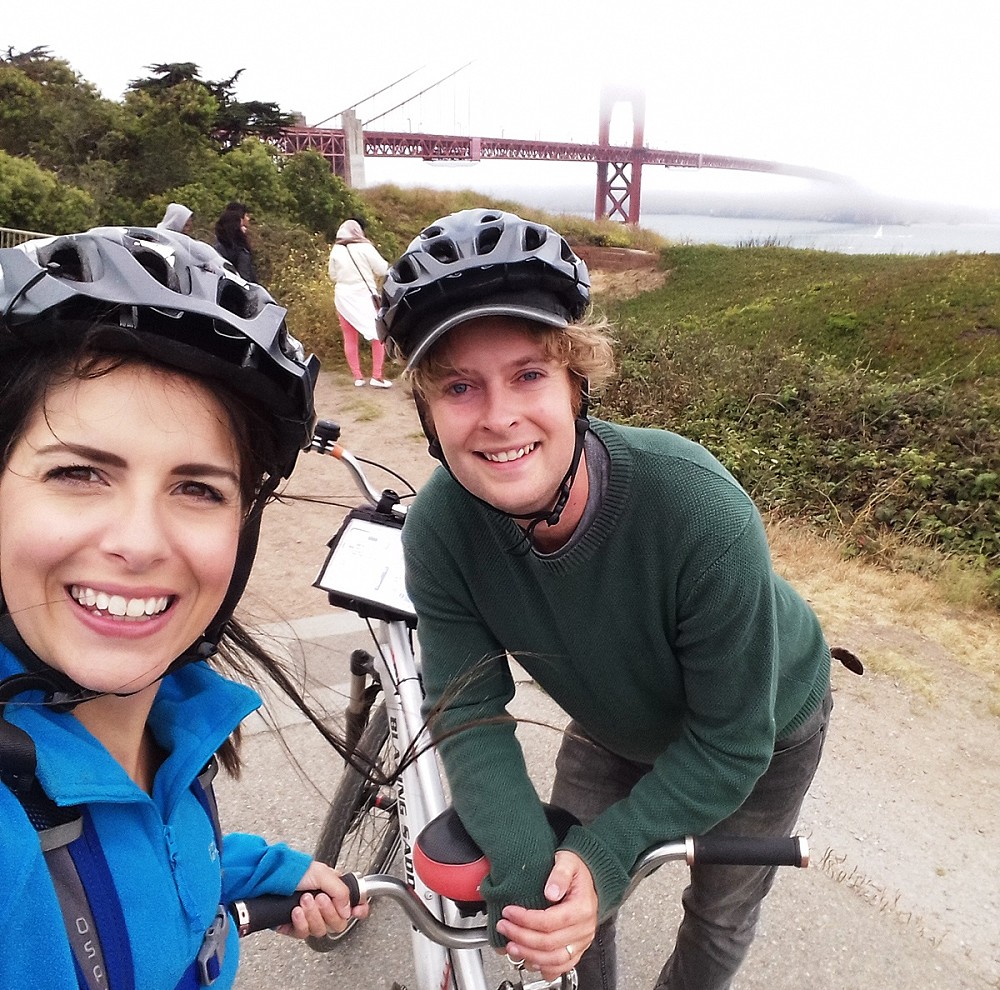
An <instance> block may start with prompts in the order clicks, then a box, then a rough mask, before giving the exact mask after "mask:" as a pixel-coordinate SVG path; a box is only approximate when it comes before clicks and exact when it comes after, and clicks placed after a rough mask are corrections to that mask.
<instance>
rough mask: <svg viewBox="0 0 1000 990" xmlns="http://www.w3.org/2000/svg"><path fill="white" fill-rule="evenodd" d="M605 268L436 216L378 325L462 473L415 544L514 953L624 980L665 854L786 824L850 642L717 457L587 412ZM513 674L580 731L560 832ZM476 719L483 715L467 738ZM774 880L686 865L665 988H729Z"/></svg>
mask: <svg viewBox="0 0 1000 990" xmlns="http://www.w3.org/2000/svg"><path fill="white" fill-rule="evenodd" d="M589 294H590V293H589V279H588V276H587V270H586V266H585V265H584V264H583V262H582V261H581V260H580V259H579V258H578V257H576V255H575V254H574V253H573V251H572V250H571V249H570V247H569V246H568V245H567V244H566V242H565V241H564V240H563V239H562V238H561V237H560V236H559V235H558V234H557V233H556V232H555V231H553V230H552V229H550V228H548V227H545V226H543V225H540V224H535V223H530V222H526V221H524V220H522V219H520V218H519V217H516V216H514V215H513V214H510V213H501V212H498V211H490V210H467V211H464V212H462V213H457V214H453V215H452V216H449V217H445V218H443V219H441V220H439V221H438V222H437V223H436V224H434V225H432V226H431V227H429V228H427V229H425V230H424V231H422V232H421V234H420V235H419V236H418V237H417V238H416V239H415V240H414V241H413V243H412V244H411V245H410V247H409V248H408V250H407V251H406V253H405V254H404V255H403V256H402V257H401V258H400V259H399V261H397V262H396V264H395V265H394V266H393V267H392V268H391V269H390V271H389V275H388V277H387V280H386V284H385V289H384V297H383V301H384V305H383V309H382V313H381V320H380V322H381V333H382V335H383V338H384V339H385V341H386V343H387V344H388V345H389V347H390V349H391V350H394V351H395V352H396V354H397V355H398V356H400V357H402V359H404V360H405V361H406V362H407V367H408V373H409V375H410V377H411V380H412V384H413V388H414V395H415V398H416V402H417V407H418V411H419V412H420V415H421V420H422V422H423V424H424V428H425V432H426V433H427V436H428V439H429V440H430V444H431V447H430V449H431V453H432V454H434V455H435V456H436V457H438V458H439V459H440V460H441V461H442V464H443V465H444V468H445V469H446V470H444V469H442V470H438V471H437V472H435V474H434V476H433V477H432V478H431V480H430V482H429V483H428V484H427V485H426V486H425V487H424V488H423V489H422V491H421V492H420V494H419V496H418V497H417V499H416V502H415V503H414V505H413V506H412V508H411V511H410V513H409V515H408V519H407V523H406V526H405V528H404V530H403V542H404V547H405V554H406V573H407V587H408V590H409V594H410V597H411V598H412V600H413V603H414V605H415V608H416V611H417V615H418V619H419V622H418V635H419V638H420V644H421V649H422V653H423V664H424V684H425V688H426V692H427V701H428V713H429V714H430V716H431V718H432V725H433V729H434V732H435V734H436V735H437V736H438V737H440V738H441V739H442V741H441V744H440V750H441V755H442V758H443V760H444V764H445V768H446V771H447V774H448V779H449V783H450V786H451V791H452V795H453V800H454V803H455V807H456V810H457V811H458V814H459V816H460V818H461V819H462V822H463V823H464V825H465V827H466V829H467V830H468V832H469V833H470V835H471V836H472V837H473V838H474V839H475V840H476V842H477V843H478V844H479V845H480V846H481V848H482V849H483V850H484V852H485V853H486V855H487V857H488V858H489V861H490V873H489V875H488V876H487V878H486V880H485V881H484V882H483V884H482V888H481V889H482V893H483V895H484V897H485V899H486V902H487V905H488V908H489V917H490V923H491V926H492V929H493V932H494V934H495V940H496V944H497V945H498V946H503V945H506V949H507V951H508V952H509V954H511V955H512V956H514V957H520V958H523V959H524V960H525V961H526V962H527V963H528V965H530V966H531V967H532V968H534V969H539V970H541V972H542V974H543V975H544V976H545V977H546V978H553V977H554V976H555V975H557V974H559V973H561V972H564V971H566V970H568V969H569V968H571V967H573V966H574V965H575V966H576V967H577V970H578V973H579V976H580V987H581V990H597V988H603V990H608V988H612V987H614V986H615V980H616V975H615V957H614V927H613V926H614V920H613V918H614V911H615V909H616V908H617V906H618V904H619V903H620V900H621V897H622V895H623V893H624V890H625V887H626V885H627V883H628V879H629V871H630V869H631V868H632V866H633V864H634V863H635V861H636V859H637V858H638V857H639V855H640V854H641V853H642V852H643V851H644V850H645V849H647V848H648V847H649V846H651V845H653V844H655V843H658V842H662V841H666V840H670V839H675V838H678V837H680V836H683V835H686V834H697V835H700V834H705V833H707V832H716V833H730V834H737V833H738V834H749V835H787V834H789V833H790V832H791V830H792V829H793V828H794V825H795V822H796V818H797V816H798V813H799V809H800V807H801V804H802V800H803V798H804V796H805V793H806V790H807V789H808V787H809V784H810V782H811V780H812V777H813V774H814V773H815V770H816V767H817V765H818V763H819V759H820V755H821V752H822V747H823V740H824V737H825V734H826V727H827V723H828V720H829V715H830V710H831V707H832V701H831V697H830V688H829V683H830V650H829V648H828V647H827V645H826V643H825V641H824V638H823V634H822V631H821V630H820V628H819V623H818V622H817V620H816V617H815V615H814V614H813V612H812V610H811V609H810V608H809V606H808V605H807V604H806V603H805V602H804V601H803V600H802V599H801V598H800V597H799V596H798V595H797V594H796V592H795V591H794V590H792V588H791V587H790V586H789V585H788V584H787V583H786V582H785V581H784V580H782V578H780V577H779V576H778V575H777V574H775V572H774V570H773V567H772V564H771V559H770V554H769V552H768V547H767V541H766V537H765V533H764V528H763V525H762V522H761V519H760V516H759V514H758V512H757V510H756V509H755V507H754V505H753V503H752V502H751V500H750V498H749V497H748V496H747V495H746V493H745V492H744V491H743V490H742V489H741V488H740V486H739V485H738V484H737V482H736V481H735V480H734V479H733V477H732V476H731V475H730V474H729V473H728V472H727V471H726V469H725V468H723V467H722V465H721V464H719V462H718V461H717V460H715V458H714V457H712V455H711V454H709V453H708V451H706V450H705V449H704V448H702V447H700V446H698V445H697V444H695V443H692V442H690V441H688V440H685V439H683V438H682V437H680V436H677V435H676V434H673V433H670V432H667V431H660V430H644V429H636V428H629V427H622V426H616V425H613V424H611V423H606V422H602V421H600V420H598V419H594V418H590V417H588V416H587V400H588V396H589V389H590V387H591V386H594V385H599V384H600V383H601V382H602V381H605V380H607V378H608V377H609V375H610V374H611V371H612V367H613V363H612V354H611V346H610V343H609V338H608V335H607V333H606V332H605V328H604V327H602V326H599V325H594V324H590V323H587V322H586V321H584V320H583V319H582V317H583V316H584V314H585V311H586V309H587V306H588V303H589ZM508 657H513V658H515V659H516V660H517V661H518V663H519V664H521V666H523V667H524V668H525V669H526V670H527V671H528V673H530V674H531V676H532V677H533V678H534V679H535V680H536V681H537V683H538V684H540V685H541V686H542V687H543V688H544V689H545V690H546V691H547V692H548V694H549V695H550V696H551V697H552V698H553V699H554V700H555V701H556V702H557V703H558V704H559V706H560V707H561V708H562V709H563V710H564V711H565V712H566V713H567V714H568V715H569V716H571V718H572V720H573V721H572V722H571V723H570V726H569V728H568V729H567V731H566V733H565V737H564V742H563V744H562V747H561V750H560V753H559V756H558V759H557V764H556V782H555V785H554V788H553V794H552V798H551V800H552V803H554V804H557V805H560V806H562V807H564V808H566V809H568V810H569V811H571V812H573V813H574V814H575V815H576V816H577V818H578V819H579V820H580V822H581V824H580V825H578V826H574V827H573V828H572V829H571V830H570V831H569V833H568V834H567V835H566V836H565V837H564V838H562V839H561V840H559V839H557V837H556V836H555V835H554V834H553V832H552V830H551V828H550V827H549V825H548V823H547V820H546V818H545V816H544V813H543V809H542V806H541V802H540V800H539V798H538V796H537V794H536V792H535V790H534V788H533V786H532V783H531V781H530V779H529V776H528V773H527V771H526V768H525V763H524V758H523V755H522V753H521V749H520V746H519V744H518V742H517V740H516V738H515V733H514V730H515V727H516V726H515V722H514V720H513V719H511V718H509V717H506V707H507V705H508V703H509V702H510V701H511V699H512V697H513V695H514V683H513V678H512V676H511V672H510V668H509V663H508ZM459 726H468V728H466V729H464V730H463V731H460V732H454V731H453V730H455V729H456V728H457V727H459ZM773 875H774V870H773V868H757V867H752V868H750V867H721V866H703V867H697V866H696V867H694V868H693V869H692V875H691V884H690V886H689V887H688V888H687V890H686V891H685V893H684V898H683V900H684V919H683V921H682V923H681V926H680V929H679V931H678V934H677V939H676V944H675V947H674V950H673V953H672V954H671V956H670V958H669V959H668V960H667V962H666V965H665V966H664V968H663V971H662V972H661V974H660V977H659V979H658V982H657V984H656V986H657V987H659V988H670V990H695V988H697V990H716V988H718V990H722V988H726V987H729V986H730V985H731V981H732V978H733V975H734V974H735V972H736V970H737V969H738V968H739V965H740V963H741V962H742V960H743V958H744V956H745V955H746V952H747V950H748V949H749V946H750V943H751V941H752V939H753V933H754V928H755V926H756V922H757V917H758V914H759V910H760V902H761V900H762V899H763V897H764V896H765V894H766V893H767V891H768V889H769V888H770V885H771V882H772V880H773Z"/></svg>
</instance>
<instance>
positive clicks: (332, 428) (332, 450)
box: [309, 419, 406, 518]
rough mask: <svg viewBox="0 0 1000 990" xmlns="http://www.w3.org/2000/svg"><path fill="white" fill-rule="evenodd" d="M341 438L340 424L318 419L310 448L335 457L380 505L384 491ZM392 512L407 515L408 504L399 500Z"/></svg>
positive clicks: (372, 503) (369, 500) (369, 499)
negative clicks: (343, 444) (376, 484)
mask: <svg viewBox="0 0 1000 990" xmlns="http://www.w3.org/2000/svg"><path fill="white" fill-rule="evenodd" d="M339 439H340V426H339V425H338V424H337V423H334V422H333V421H332V420H329V419H321V420H318V421H317V423H316V426H315V427H314V428H313V439H312V443H311V444H310V446H309V449H310V450H311V451H313V452H314V453H317V454H326V455H327V456H328V457H335V458H336V459H337V460H338V461H340V462H341V464H343V465H344V466H345V467H346V468H347V470H348V471H349V472H350V474H351V477H352V478H353V479H354V484H355V485H356V486H357V489H358V491H359V492H361V494H362V495H363V496H364V497H365V499H366V501H367V502H368V503H369V504H370V505H372V506H376V507H377V506H378V505H379V503H380V502H381V500H382V496H383V494H384V493H383V492H381V491H379V490H378V489H377V488H375V486H374V485H373V484H372V483H371V482H370V481H369V480H368V477H367V475H366V474H365V472H364V469H363V468H362V467H361V464H360V463H359V462H358V459H357V458H356V457H355V456H354V455H353V454H352V453H351V452H350V451H349V450H348V449H347V448H346V447H342V446H341V445H340V443H339V442H338V441H339ZM390 511H391V514H392V515H394V516H396V517H397V518H402V517H403V516H405V515H406V506H405V505H403V504H402V503H400V502H399V501H398V496H397V501H396V503H395V504H393V505H392V506H391V507H390Z"/></svg>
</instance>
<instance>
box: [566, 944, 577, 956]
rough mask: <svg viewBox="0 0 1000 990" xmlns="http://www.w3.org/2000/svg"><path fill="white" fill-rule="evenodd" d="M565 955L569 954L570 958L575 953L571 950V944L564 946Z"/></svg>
mask: <svg viewBox="0 0 1000 990" xmlns="http://www.w3.org/2000/svg"><path fill="white" fill-rule="evenodd" d="M566 955H567V956H569V958H570V959H572V958H573V956H575V955H576V952H575V951H574V950H573V946H572V945H567V946H566Z"/></svg>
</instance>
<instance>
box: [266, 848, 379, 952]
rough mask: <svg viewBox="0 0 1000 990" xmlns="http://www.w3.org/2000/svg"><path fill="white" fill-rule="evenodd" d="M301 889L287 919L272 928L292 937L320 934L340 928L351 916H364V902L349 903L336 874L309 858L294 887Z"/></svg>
mask: <svg viewBox="0 0 1000 990" xmlns="http://www.w3.org/2000/svg"><path fill="white" fill-rule="evenodd" d="M296 889H297V890H301V891H303V892H304V893H303V894H302V896H301V897H300V898H299V904H298V907H296V908H294V909H293V910H292V913H291V922H290V923H289V924H287V925H280V926H279V927H278V928H277V929H276V931H278V932H280V933H281V934H282V935H290V936H292V937H293V938H308V937H309V936H313V937H314V938H320V937H322V936H324V935H329V934H336V933H338V932H342V931H343V930H344V929H345V928H346V927H347V923H348V921H350V919H351V918H359V919H360V918H367V917H368V903H367V902H364V903H362V904H359V905H358V906H357V907H355V908H352V907H351V899H350V893H349V892H348V889H347V886H346V884H345V883H344V881H343V880H341V879H340V874H339V873H337V871H336V870H335V869H333V867H331V866H327V864H326V863H321V862H319V861H318V860H313V862H312V863H311V864H310V866H309V869H308V870H306V872H305V873H304V874H303V876H302V879H301V880H300V881H299V885H298V887H297V888H296Z"/></svg>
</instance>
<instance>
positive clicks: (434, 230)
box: [420, 226, 443, 241]
mask: <svg viewBox="0 0 1000 990" xmlns="http://www.w3.org/2000/svg"><path fill="white" fill-rule="evenodd" d="M441 233H443V231H442V229H441V227H439V226H434V227H424V229H423V230H422V231H420V236H421V237H422V238H423V239H424V240H425V241H429V240H430V239H431V238H432V237H437V236H438V235H439V234H441Z"/></svg>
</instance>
